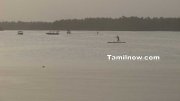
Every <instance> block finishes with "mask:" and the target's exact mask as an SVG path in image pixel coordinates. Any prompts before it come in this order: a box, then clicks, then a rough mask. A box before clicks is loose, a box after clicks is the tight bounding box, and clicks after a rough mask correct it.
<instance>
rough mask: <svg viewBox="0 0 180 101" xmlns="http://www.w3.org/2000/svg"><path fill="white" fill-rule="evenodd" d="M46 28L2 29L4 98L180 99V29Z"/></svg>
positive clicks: (0, 86)
mask: <svg viewBox="0 0 180 101" xmlns="http://www.w3.org/2000/svg"><path fill="white" fill-rule="evenodd" d="M46 32H47V31H24V35H22V36H21V35H17V31H1V32H0V101H180V96H179V95H180V45H179V44H180V32H123V31H122V32H117V31H114V32H113V31H112V32H111V31H102V32H99V35H97V34H96V32H95V31H73V32H72V34H71V35H69V36H67V35H66V32H63V31H62V32H61V34H60V35H58V36H56V35H55V36H49V35H46V34H45V33H46ZM116 35H119V36H120V39H121V40H122V41H126V42H127V43H126V44H107V42H108V41H114V40H116V39H115V36H116ZM107 54H112V55H124V54H127V55H143V56H144V55H153V56H154V55H158V56H160V57H161V60H160V61H108V58H107V56H106V55H107ZM42 66H45V68H42Z"/></svg>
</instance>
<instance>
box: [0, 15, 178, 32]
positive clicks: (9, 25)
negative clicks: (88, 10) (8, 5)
mask: <svg viewBox="0 0 180 101" xmlns="http://www.w3.org/2000/svg"><path fill="white" fill-rule="evenodd" d="M0 27H2V28H3V29H4V30H69V29H70V30H96V31H98V30H102V31H103V30H110V31H180V18H163V17H160V18H157V17H154V18H150V17H145V18H143V17H141V18H140V17H124V16H123V17H120V18H85V19H66V20H64V19H63V20H57V21H54V22H22V21H18V22H0Z"/></svg>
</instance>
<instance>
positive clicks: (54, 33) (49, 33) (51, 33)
mask: <svg viewBox="0 0 180 101" xmlns="http://www.w3.org/2000/svg"><path fill="white" fill-rule="evenodd" d="M46 34H47V35H59V31H56V32H48V33H46Z"/></svg>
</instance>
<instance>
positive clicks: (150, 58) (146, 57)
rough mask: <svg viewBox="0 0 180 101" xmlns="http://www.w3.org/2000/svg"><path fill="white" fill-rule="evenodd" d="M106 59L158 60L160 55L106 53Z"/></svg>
mask: <svg viewBox="0 0 180 101" xmlns="http://www.w3.org/2000/svg"><path fill="white" fill-rule="evenodd" d="M107 57H108V60H112V61H116V60H128V61H158V60H160V56H129V55H120V56H115V55H107Z"/></svg>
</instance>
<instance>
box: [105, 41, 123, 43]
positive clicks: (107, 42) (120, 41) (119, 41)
mask: <svg viewBox="0 0 180 101" xmlns="http://www.w3.org/2000/svg"><path fill="white" fill-rule="evenodd" d="M107 43H126V42H122V41H112V42H107Z"/></svg>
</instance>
